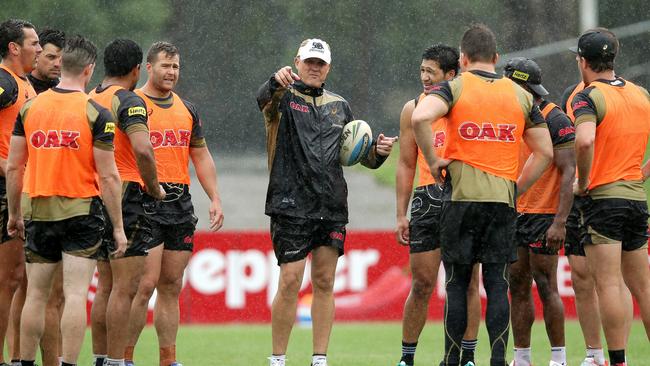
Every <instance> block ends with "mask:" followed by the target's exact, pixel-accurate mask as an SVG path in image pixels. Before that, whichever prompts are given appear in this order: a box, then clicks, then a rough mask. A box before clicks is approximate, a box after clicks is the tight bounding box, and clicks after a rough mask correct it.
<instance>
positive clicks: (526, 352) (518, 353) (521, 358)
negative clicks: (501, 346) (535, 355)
mask: <svg viewBox="0 0 650 366" xmlns="http://www.w3.org/2000/svg"><path fill="white" fill-rule="evenodd" d="M515 365H517V366H530V347H528V348H515Z"/></svg>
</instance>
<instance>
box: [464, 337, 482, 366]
mask: <svg viewBox="0 0 650 366" xmlns="http://www.w3.org/2000/svg"><path fill="white" fill-rule="evenodd" d="M477 343H478V340H477V339H471V340H470V339H463V341H462V342H461V348H462V350H463V352H462V353H461V357H460V364H461V365H465V364H467V363H468V362H470V361H472V362H474V351H475V350H476V344H477Z"/></svg>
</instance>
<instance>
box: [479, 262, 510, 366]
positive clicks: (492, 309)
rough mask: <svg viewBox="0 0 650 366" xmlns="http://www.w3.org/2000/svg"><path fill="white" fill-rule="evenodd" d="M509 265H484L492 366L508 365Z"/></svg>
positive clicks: (486, 319) (486, 320)
mask: <svg viewBox="0 0 650 366" xmlns="http://www.w3.org/2000/svg"><path fill="white" fill-rule="evenodd" d="M508 267H509V265H508V264H507V263H483V267H482V268H483V285H484V287H485V292H486V294H487V298H488V301H487V308H486V309H485V326H486V327H487V330H488V335H489V336H490V344H491V345H492V355H491V357H490V365H491V366H495V365H499V366H503V365H505V364H506V347H508V336H509V332H510V303H509V301H508V279H509V272H508Z"/></svg>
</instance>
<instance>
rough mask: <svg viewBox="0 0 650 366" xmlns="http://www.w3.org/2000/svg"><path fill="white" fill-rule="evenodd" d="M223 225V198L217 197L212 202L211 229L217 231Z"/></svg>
mask: <svg viewBox="0 0 650 366" xmlns="http://www.w3.org/2000/svg"><path fill="white" fill-rule="evenodd" d="M221 226H223V211H222V210H221V200H220V199H218V198H217V199H215V200H213V201H212V202H211V203H210V230H211V231H217V230H219V229H221Z"/></svg>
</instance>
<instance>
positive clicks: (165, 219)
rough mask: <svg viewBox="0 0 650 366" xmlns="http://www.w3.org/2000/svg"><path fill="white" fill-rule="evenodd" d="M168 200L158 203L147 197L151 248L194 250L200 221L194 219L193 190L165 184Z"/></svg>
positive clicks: (145, 198)
mask: <svg viewBox="0 0 650 366" xmlns="http://www.w3.org/2000/svg"><path fill="white" fill-rule="evenodd" d="M161 185H162V186H163V188H164V189H165V192H167V196H165V198H164V199H163V200H162V201H156V200H154V199H153V197H151V196H149V195H144V197H143V200H144V202H143V204H142V206H143V210H144V213H145V215H146V216H147V218H149V221H150V223H151V235H152V241H151V245H150V246H149V248H153V247H157V246H158V245H160V244H164V249H165V250H175V251H188V252H191V251H192V250H193V249H194V231H195V230H196V223H197V222H198V221H199V219H198V218H197V217H196V216H195V215H194V206H193V205H192V196H191V195H190V187H189V186H188V185H187V184H180V183H161Z"/></svg>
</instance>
